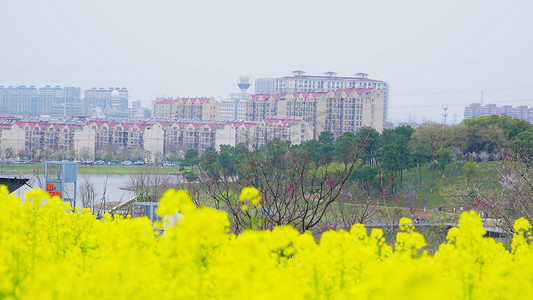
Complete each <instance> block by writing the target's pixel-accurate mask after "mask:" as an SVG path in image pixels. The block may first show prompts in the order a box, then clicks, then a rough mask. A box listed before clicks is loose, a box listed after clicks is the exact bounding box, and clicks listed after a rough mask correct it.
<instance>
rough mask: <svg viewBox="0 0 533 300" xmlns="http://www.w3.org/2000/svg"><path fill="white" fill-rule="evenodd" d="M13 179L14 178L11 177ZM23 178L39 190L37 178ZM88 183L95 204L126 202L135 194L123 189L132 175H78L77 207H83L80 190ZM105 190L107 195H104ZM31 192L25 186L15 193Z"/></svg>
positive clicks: (21, 194)
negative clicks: (93, 195) (90, 185)
mask: <svg viewBox="0 0 533 300" xmlns="http://www.w3.org/2000/svg"><path fill="white" fill-rule="evenodd" d="M10 177H12V176H10ZM20 177H23V178H30V182H29V185H30V186H32V187H34V188H39V183H38V180H37V179H36V178H35V176H32V175H26V176H19V178H20ZM86 182H88V183H90V184H92V185H93V186H94V189H95V204H98V203H100V202H102V201H103V199H104V198H105V200H106V202H108V201H119V202H120V201H126V200H128V199H130V198H132V197H133V196H134V195H135V193H133V192H131V191H127V190H123V189H121V188H124V187H127V186H128V185H129V183H130V175H127V174H126V175H124V174H120V175H117V174H88V175H82V174H78V176H77V182H76V183H77V184H76V186H77V190H78V197H77V198H78V200H77V202H76V205H78V206H80V207H81V206H82V201H81V198H80V194H79V193H80V188H81V187H82V185H84V184H86ZM104 189H105V194H104ZM30 190H31V187H29V186H27V185H25V186H23V187H21V188H20V189H18V190H17V191H15V193H14V194H15V195H16V196H19V197H22V198H23V196H24V195H25V194H26V193H27V192H29V191H30Z"/></svg>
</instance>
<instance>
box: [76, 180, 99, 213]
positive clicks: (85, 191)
mask: <svg viewBox="0 0 533 300" xmlns="http://www.w3.org/2000/svg"><path fill="white" fill-rule="evenodd" d="M79 195H80V198H81V202H82V205H83V207H85V208H90V209H91V211H94V200H95V198H96V191H95V187H94V184H93V183H91V182H89V180H88V179H87V177H84V179H83V182H82V184H81V186H80V192H79Z"/></svg>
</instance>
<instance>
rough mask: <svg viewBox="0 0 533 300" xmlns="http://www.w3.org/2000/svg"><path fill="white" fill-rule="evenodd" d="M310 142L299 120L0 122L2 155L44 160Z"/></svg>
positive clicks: (148, 156)
mask: <svg viewBox="0 0 533 300" xmlns="http://www.w3.org/2000/svg"><path fill="white" fill-rule="evenodd" d="M312 137H313V127H312V126H310V125H309V123H308V122H306V121H304V120H302V119H301V118H267V119H264V120H262V121H259V122H241V121H239V122H227V121H226V122H221V121H166V120H160V121H158V120H144V121H128V120H117V119H92V120H86V121H79V122H67V121H57V122H51V121H46V120H38V119H36V120H33V119H31V120H17V119H0V148H1V149H3V152H4V153H6V152H7V151H8V150H7V149H10V150H9V152H10V153H12V154H15V155H23V156H28V157H32V158H48V159H60V160H61V159H75V158H77V159H95V158H99V159H102V158H104V159H116V158H119V157H134V156H135V157H138V156H139V155H141V156H142V157H144V159H150V160H156V159H157V158H161V157H168V156H170V155H172V154H176V155H178V156H182V155H184V153H185V152H186V151H187V150H188V149H191V148H192V149H197V150H198V151H199V152H200V153H202V152H203V151H204V150H205V149H207V148H208V147H214V148H215V149H217V150H218V149H220V146H221V145H230V146H235V145H237V144H238V143H243V144H244V145H246V146H247V147H248V148H249V149H255V148H257V147H260V146H261V145H265V144H266V143H267V142H268V141H269V140H271V139H273V138H279V139H281V140H286V141H291V143H293V144H299V143H301V142H302V141H305V140H310V139H312Z"/></svg>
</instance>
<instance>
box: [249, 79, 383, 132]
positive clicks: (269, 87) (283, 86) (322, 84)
mask: <svg viewBox="0 0 533 300" xmlns="http://www.w3.org/2000/svg"><path fill="white" fill-rule="evenodd" d="M292 73H293V75H292V76H284V77H279V78H258V79H257V80H256V81H255V93H256V94H289V93H314V92H324V93H328V92H331V91H336V90H338V89H355V88H358V89H365V88H373V89H377V90H380V91H381V93H382V94H383V98H384V99H383V100H384V109H383V112H382V113H383V120H384V122H386V121H387V116H388V106H389V84H388V83H387V82H385V81H381V80H375V79H370V78H369V77H368V74H366V73H356V74H355V75H354V76H339V75H338V74H337V73H336V72H325V73H324V74H323V75H306V74H305V72H304V71H301V70H298V71H294V72H292Z"/></svg>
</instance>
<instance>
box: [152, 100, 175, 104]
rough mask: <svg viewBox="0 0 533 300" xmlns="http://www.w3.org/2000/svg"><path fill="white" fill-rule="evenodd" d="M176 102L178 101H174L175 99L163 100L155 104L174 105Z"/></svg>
mask: <svg viewBox="0 0 533 300" xmlns="http://www.w3.org/2000/svg"><path fill="white" fill-rule="evenodd" d="M178 101H179V100H176V99H165V100H163V101H159V102H157V103H156V104H174V103H176V102H178Z"/></svg>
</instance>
